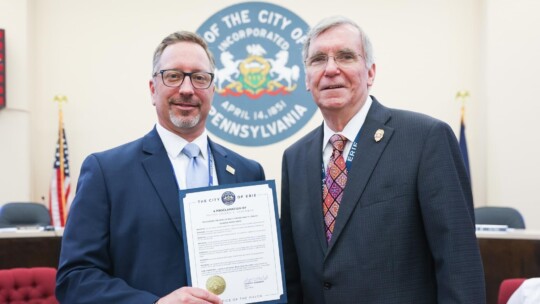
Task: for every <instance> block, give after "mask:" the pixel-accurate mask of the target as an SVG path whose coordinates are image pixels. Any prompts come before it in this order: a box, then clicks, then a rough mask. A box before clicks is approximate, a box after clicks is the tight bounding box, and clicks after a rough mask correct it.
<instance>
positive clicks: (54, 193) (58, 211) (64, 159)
mask: <svg viewBox="0 0 540 304" xmlns="http://www.w3.org/2000/svg"><path fill="white" fill-rule="evenodd" d="M53 169H54V171H53V177H52V179H51V187H50V190H49V210H50V212H51V222H52V225H53V226H55V227H64V225H65V224H66V219H67V212H68V208H69V205H70V204H69V203H70V202H68V199H69V192H70V189H71V182H70V179H69V151H68V145H67V141H66V133H65V130H64V124H63V122H62V112H60V127H59V130H58V142H57V143H56V153H55V157H54V165H53Z"/></svg>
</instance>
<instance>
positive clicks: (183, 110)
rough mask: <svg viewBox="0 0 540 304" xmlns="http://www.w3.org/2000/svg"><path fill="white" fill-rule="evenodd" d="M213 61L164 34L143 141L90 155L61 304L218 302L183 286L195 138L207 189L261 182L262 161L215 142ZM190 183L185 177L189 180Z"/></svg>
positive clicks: (66, 240)
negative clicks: (185, 194)
mask: <svg viewBox="0 0 540 304" xmlns="http://www.w3.org/2000/svg"><path fill="white" fill-rule="evenodd" d="M214 68H215V63H214V59H213V56H212V54H211V53H210V51H209V50H208V47H207V45H206V43H205V42H204V40H202V39H201V38H200V37H199V36H197V35H196V34H194V33H191V32H177V33H173V34H171V35H169V36H168V37H166V38H165V39H164V40H163V41H162V42H161V44H160V45H159V46H158V48H157V49H156V51H155V53H154V61H153V75H152V79H151V80H150V83H149V84H150V92H151V95H152V102H153V104H154V106H155V107H156V112H157V116H158V123H157V124H156V126H155V128H154V129H153V130H152V131H150V133H148V134H146V135H145V136H144V137H142V138H140V139H138V140H136V141H134V142H131V143H128V144H125V145H122V146H120V147H117V148H114V149H112V150H109V151H105V152H101V153H95V154H92V155H90V156H88V158H86V160H85V161H84V163H83V165H82V169H81V175H80V178H79V182H78V185H77V194H76V196H75V200H74V202H73V204H72V207H71V210H70V214H69V218H68V222H67V225H66V228H65V230H64V236H63V240H62V251H61V256H60V265H59V269H58V275H57V288H56V295H57V297H58V299H59V300H60V302H62V303H115V304H119V303H129V304H133V303H148V304H151V303H159V304H166V303H221V300H220V299H219V298H218V297H217V296H215V295H213V294H211V293H209V292H207V291H206V290H203V289H199V288H193V287H186V286H187V274H186V267H185V260H184V247H183V240H182V228H181V222H180V206H179V192H178V191H179V189H185V188H186V179H192V178H193V176H186V170H187V166H188V164H189V159H188V157H187V156H186V155H184V154H183V153H181V151H182V150H183V148H184V147H185V146H186V145H187V144H189V143H192V144H195V145H196V146H197V147H198V148H199V150H200V151H199V153H198V154H197V156H196V157H199V159H202V160H203V162H202V163H203V167H205V168H204V170H203V171H204V172H207V173H208V176H207V177H206V180H207V183H205V184H204V185H203V186H210V185H217V184H218V183H219V184H232V183H240V182H249V181H259V180H264V179H265V176H264V171H263V168H262V167H261V166H260V164H259V163H257V162H255V161H252V160H248V159H246V158H244V157H242V156H240V155H238V154H236V153H235V152H233V151H231V150H229V149H226V148H224V147H222V146H220V145H218V144H217V143H214V142H213V141H211V140H210V139H209V138H208V136H207V131H206V129H205V121H206V118H207V116H208V113H209V110H210V107H211V103H212V98H213V94H214V84H213V74H212V72H213V71H214ZM188 182H189V181H188Z"/></svg>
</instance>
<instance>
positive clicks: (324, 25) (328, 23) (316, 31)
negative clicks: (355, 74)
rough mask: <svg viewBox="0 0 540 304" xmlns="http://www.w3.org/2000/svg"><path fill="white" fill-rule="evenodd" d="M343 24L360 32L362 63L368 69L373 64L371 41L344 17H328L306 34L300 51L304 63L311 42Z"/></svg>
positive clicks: (354, 23)
mask: <svg viewBox="0 0 540 304" xmlns="http://www.w3.org/2000/svg"><path fill="white" fill-rule="evenodd" d="M343 24H349V25H352V26H353V27H355V28H356V29H358V32H360V38H361V39H362V48H363V49H362V56H364V61H365V62H366V68H368V69H369V68H370V67H371V65H372V64H373V63H374V62H375V60H374V58H373V47H372V45H371V41H370V40H369V37H368V36H367V35H366V33H365V32H364V31H363V30H362V29H361V28H360V26H358V24H356V22H354V21H352V20H351V19H349V18H347V17H344V16H333V17H328V18H325V19H323V20H321V21H320V22H319V23H317V24H316V25H315V26H314V27H313V28H311V30H310V31H309V33H308V34H307V39H306V42H305V43H304V47H303V49H302V56H303V58H304V62H306V60H307V59H308V58H307V57H308V51H309V46H310V44H311V41H312V40H313V39H315V38H317V37H318V36H319V35H321V34H322V33H324V32H326V31H327V30H329V29H331V28H334V27H336V26H339V25H343Z"/></svg>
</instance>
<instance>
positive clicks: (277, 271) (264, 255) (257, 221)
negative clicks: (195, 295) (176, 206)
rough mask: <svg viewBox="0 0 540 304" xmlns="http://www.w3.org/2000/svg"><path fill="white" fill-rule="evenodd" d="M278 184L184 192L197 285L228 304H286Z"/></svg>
mask: <svg viewBox="0 0 540 304" xmlns="http://www.w3.org/2000/svg"><path fill="white" fill-rule="evenodd" d="M275 193H276V190H275V183H274V181H264V182H254V183H245V184H235V185H227V186H218V187H208V188H197V189H188V190H185V191H181V192H180V204H181V205H180V210H181V213H182V225H183V228H184V229H183V231H184V246H185V249H186V250H185V251H186V264H187V268H188V270H189V274H188V281H189V282H190V283H191V286H194V287H200V288H204V289H207V290H209V291H210V292H212V293H214V294H216V295H219V296H220V298H221V299H223V302H224V303H231V304H232V303H260V302H265V303H285V302H286V296H285V287H284V274H283V262H282V261H283V260H282V253H281V245H280V232H279V224H278V223H279V221H278V213H277V202H276V195H275Z"/></svg>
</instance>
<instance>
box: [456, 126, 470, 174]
mask: <svg viewBox="0 0 540 304" xmlns="http://www.w3.org/2000/svg"><path fill="white" fill-rule="evenodd" d="M459 149H460V150H461V156H463V162H464V163H465V169H467V174H468V175H469V179H470V178H471V170H470V169H469V152H467V138H466V137H465V121H464V119H463V115H461V128H460V131H459Z"/></svg>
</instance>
